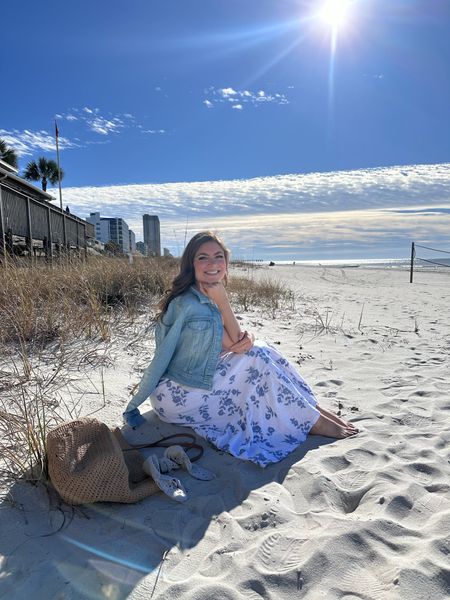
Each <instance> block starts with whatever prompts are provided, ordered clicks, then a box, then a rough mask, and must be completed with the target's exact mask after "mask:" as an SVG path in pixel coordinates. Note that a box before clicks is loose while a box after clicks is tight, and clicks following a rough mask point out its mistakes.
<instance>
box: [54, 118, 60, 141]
mask: <svg viewBox="0 0 450 600" xmlns="http://www.w3.org/2000/svg"><path fill="white" fill-rule="evenodd" d="M55 136H56V139H58V138H59V129H58V124H57V123H56V121H55Z"/></svg>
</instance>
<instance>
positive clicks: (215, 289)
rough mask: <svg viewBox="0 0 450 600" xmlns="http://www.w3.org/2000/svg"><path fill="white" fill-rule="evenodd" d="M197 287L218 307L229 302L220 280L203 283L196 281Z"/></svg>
mask: <svg viewBox="0 0 450 600" xmlns="http://www.w3.org/2000/svg"><path fill="white" fill-rule="evenodd" d="M197 287H198V289H199V290H200V291H201V293H202V294H205V296H208V298H211V300H212V301H213V302H215V303H216V304H217V306H218V307H219V308H220V307H222V306H224V305H225V304H227V303H228V302H229V300H228V294H227V291H226V289H225V287H224V285H223V283H222V282H221V281H217V282H216V283H203V282H200V281H198V282H197Z"/></svg>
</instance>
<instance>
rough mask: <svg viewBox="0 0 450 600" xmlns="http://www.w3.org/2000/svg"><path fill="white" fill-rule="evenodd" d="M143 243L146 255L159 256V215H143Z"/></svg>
mask: <svg viewBox="0 0 450 600" xmlns="http://www.w3.org/2000/svg"><path fill="white" fill-rule="evenodd" d="M142 220H143V222H144V244H145V245H146V247H147V255H148V256H161V233H160V227H159V217H157V216H156V215H144V216H143V217H142Z"/></svg>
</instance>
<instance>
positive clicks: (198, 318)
mask: <svg viewBox="0 0 450 600" xmlns="http://www.w3.org/2000/svg"><path fill="white" fill-rule="evenodd" d="M222 338H223V324H222V316H221V314H220V311H219V309H218V308H217V306H216V304H215V303H214V302H213V301H212V300H211V299H210V298H208V297H207V296H205V295H204V294H202V293H201V292H199V291H198V290H197V289H196V288H195V287H194V286H191V287H190V288H189V290H187V291H186V292H185V293H184V294H182V295H181V296H177V297H176V298H174V299H173V300H172V301H171V302H170V304H169V306H168V308H167V311H166V312H165V314H164V316H163V317H162V319H160V320H159V321H158V322H157V324H156V329H155V341H156V350H155V355H154V357H153V360H152V362H151V363H150V365H149V366H148V367H147V369H146V370H145V372H144V375H143V377H142V379H141V382H140V384H139V388H138V391H137V392H136V394H135V395H134V396H133V398H132V399H131V400H130V402H129V403H128V406H127V408H126V413H128V412H130V411H132V410H134V409H136V408H137V407H138V406H139V405H140V404H142V402H144V400H146V399H147V398H148V397H149V396H150V395H151V394H152V392H153V391H154V390H155V388H156V386H157V385H158V383H159V380H160V379H161V378H162V377H163V376H164V377H168V378H169V379H173V381H176V382H177V383H181V384H182V385H188V386H191V387H198V388H201V389H205V390H210V389H212V382H213V376H214V372H215V370H216V366H217V362H218V359H219V354H220V353H221V351H222Z"/></svg>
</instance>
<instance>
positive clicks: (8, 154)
mask: <svg viewBox="0 0 450 600" xmlns="http://www.w3.org/2000/svg"><path fill="white" fill-rule="evenodd" d="M0 160H2V161H3V162H5V163H8V165H11V167H14V168H15V169H17V166H18V160H17V152H16V151H15V150H14V149H13V148H8V144H7V143H6V142H5V140H2V139H1V138H0Z"/></svg>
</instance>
